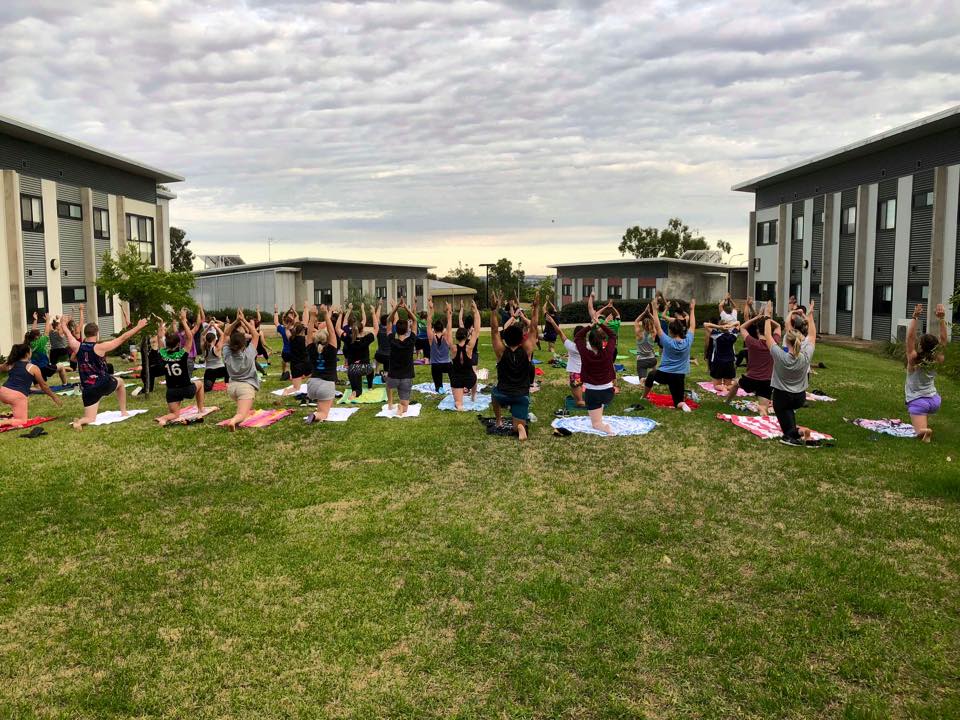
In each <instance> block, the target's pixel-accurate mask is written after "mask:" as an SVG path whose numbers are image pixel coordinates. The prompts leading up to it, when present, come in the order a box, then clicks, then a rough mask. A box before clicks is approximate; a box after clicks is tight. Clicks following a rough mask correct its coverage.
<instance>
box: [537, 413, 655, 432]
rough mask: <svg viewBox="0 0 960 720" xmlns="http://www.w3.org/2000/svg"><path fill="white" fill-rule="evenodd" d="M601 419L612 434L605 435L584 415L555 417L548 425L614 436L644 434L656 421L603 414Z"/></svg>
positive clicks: (652, 427)
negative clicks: (611, 430)
mask: <svg viewBox="0 0 960 720" xmlns="http://www.w3.org/2000/svg"><path fill="white" fill-rule="evenodd" d="M603 421H604V422H605V423H607V424H608V425H609V426H610V427H611V428H612V429H613V431H614V433H615V434H614V435H607V434H606V433H605V432H602V431H601V430H596V429H594V427H593V426H592V425H591V424H590V418H589V417H586V416H584V415H578V416H576V417H564V418H557V419H556V420H554V421H553V422H552V423H550V425H551V426H552V427H555V428H563V429H564V430H569V431H570V432H573V433H584V434H586V435H600V436H601V437H616V436H620V435H646V434H647V433H648V432H650V431H651V430H653V429H654V428H655V427H656V426H657V423H656V422H655V421H654V420H651V419H650V418H645V417H624V416H622V415H604V417H603Z"/></svg>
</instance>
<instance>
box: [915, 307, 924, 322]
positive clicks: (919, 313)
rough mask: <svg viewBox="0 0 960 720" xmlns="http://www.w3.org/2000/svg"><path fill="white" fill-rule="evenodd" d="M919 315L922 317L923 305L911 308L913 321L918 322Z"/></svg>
mask: <svg viewBox="0 0 960 720" xmlns="http://www.w3.org/2000/svg"><path fill="white" fill-rule="evenodd" d="M921 315H923V305H921V304H920V303H917V306H916V307H915V308H913V319H914V320H919V319H920V316H921Z"/></svg>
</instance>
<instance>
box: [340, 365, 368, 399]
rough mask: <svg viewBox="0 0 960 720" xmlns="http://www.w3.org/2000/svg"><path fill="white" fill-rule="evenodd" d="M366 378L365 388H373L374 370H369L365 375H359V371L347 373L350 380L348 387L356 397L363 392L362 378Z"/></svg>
mask: <svg viewBox="0 0 960 720" xmlns="http://www.w3.org/2000/svg"><path fill="white" fill-rule="evenodd" d="M364 377H366V378H367V390H370V389H371V388H373V377H374V372H373V370H371V371H370V372H369V373H367V374H366V375H361V374H360V373H347V379H348V380H350V389H351V390H352V391H353V392H354V394H355V395H356V396H357V397H360V395H361V394H362V393H363V378H364Z"/></svg>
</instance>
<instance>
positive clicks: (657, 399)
mask: <svg viewBox="0 0 960 720" xmlns="http://www.w3.org/2000/svg"><path fill="white" fill-rule="evenodd" d="M647 400H649V401H650V404H651V405H656V406H657V407H662V408H672V407H673V397H672V396H671V395H661V394H660V393H647ZM686 403H687V405H688V406H689V407H690V409H691V410H696V409H697V408H698V407H700V403H698V402H697V401H696V400H691V399H690V398H687V399H686Z"/></svg>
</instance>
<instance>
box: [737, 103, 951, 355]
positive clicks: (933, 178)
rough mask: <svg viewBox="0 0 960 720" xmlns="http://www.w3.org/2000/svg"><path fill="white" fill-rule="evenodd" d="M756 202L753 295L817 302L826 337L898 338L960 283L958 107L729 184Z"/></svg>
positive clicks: (779, 301)
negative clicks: (918, 313) (917, 314)
mask: <svg viewBox="0 0 960 720" xmlns="http://www.w3.org/2000/svg"><path fill="white" fill-rule="evenodd" d="M732 189H733V190H735V191H739V192H752V193H754V199H755V201H754V210H753V211H752V212H751V213H750V220H749V223H750V242H749V263H748V273H749V276H748V281H747V282H748V286H749V287H750V288H751V289H752V291H753V294H754V295H755V296H756V297H758V298H760V299H767V298H769V299H772V300H774V302H775V303H776V305H777V307H778V308H781V309H782V308H784V307H786V304H787V301H788V298H789V297H790V296H791V295H795V296H796V297H797V299H798V300H799V301H800V302H801V303H803V304H808V303H809V302H810V301H811V300H816V301H817V305H818V310H817V314H818V315H819V319H818V321H819V325H820V329H821V331H822V332H824V333H827V334H836V335H846V336H850V337H855V338H861V339H865V340H889V339H891V338H894V337H900V338H903V337H904V336H905V331H906V326H907V325H908V323H909V318H910V317H911V315H912V313H913V308H914V306H915V305H916V304H917V303H920V304H922V305H923V306H924V308H925V312H924V317H923V322H924V325H925V326H930V327H932V326H933V325H934V324H935V322H936V320H935V318H932V313H927V312H926V308H928V307H929V306H931V305H933V306H935V305H936V304H937V303H944V304H947V306H948V315H949V310H950V308H949V303H948V299H949V298H950V296H951V295H952V294H953V292H954V288H955V287H956V286H957V285H958V284H960V252H958V251H957V244H958V239H960V235H958V233H960V224H958V222H957V221H958V212H960V202H958V197H960V106H957V107H953V108H950V109H948V110H945V111H943V112H940V113H937V114H935V115H931V116H929V117H926V118H923V119H922V120H918V121H916V122H912V123H909V124H907V125H903V126H901V127H897V128H894V129H892V130H889V131H887V132H884V133H881V134H879V135H874V136H873V137H869V138H866V139H864V140H861V141H859V142H855V143H852V144H850V145H846V146H844V147H842V148H839V149H837V150H832V151H830V152H827V153H824V154H822V155H818V156H816V157H813V158H810V159H809V160H804V161H803V162H799V163H796V164H794V165H790V166H788V167H785V168H782V169H780V170H777V171H775V172H772V173H769V174H767V175H763V176H760V177H757V178H754V179H752V180H747V181H745V182H742V183H739V184H737V185H734V186H733V188H732Z"/></svg>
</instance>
